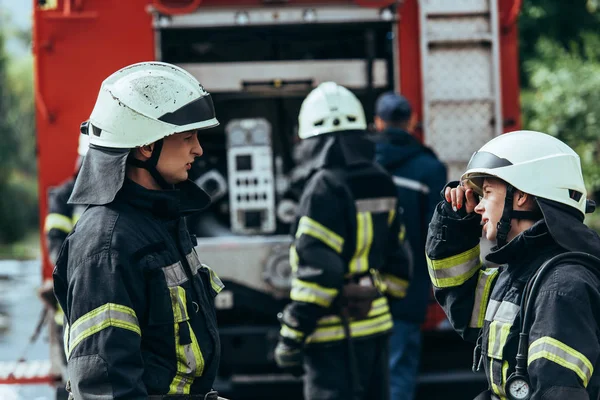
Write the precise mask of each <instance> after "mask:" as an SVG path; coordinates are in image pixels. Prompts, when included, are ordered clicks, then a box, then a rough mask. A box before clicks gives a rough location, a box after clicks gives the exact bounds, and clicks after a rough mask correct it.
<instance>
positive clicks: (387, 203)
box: [355, 197, 398, 213]
mask: <svg viewBox="0 0 600 400" xmlns="http://www.w3.org/2000/svg"><path fill="white" fill-rule="evenodd" d="M397 201H398V200H397V199H396V198H395V197H379V198H374V199H361V200H356V202H355V204H356V211H357V212H372V213H381V212H389V211H393V210H395V209H396V203H397Z"/></svg>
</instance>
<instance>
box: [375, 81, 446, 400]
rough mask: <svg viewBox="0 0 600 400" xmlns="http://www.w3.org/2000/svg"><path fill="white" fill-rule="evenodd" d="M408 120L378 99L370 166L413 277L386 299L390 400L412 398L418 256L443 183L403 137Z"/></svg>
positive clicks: (392, 100)
mask: <svg viewBox="0 0 600 400" xmlns="http://www.w3.org/2000/svg"><path fill="white" fill-rule="evenodd" d="M411 115H412V109H411V106H410V104H409V102H408V100H406V99H405V98H404V97H403V96H401V95H399V94H396V93H384V94H382V95H381V96H380V97H379V98H378V99H377V102H376V104H375V118H374V122H375V128H376V130H377V132H378V135H377V139H376V140H377V146H376V152H377V154H376V160H377V162H379V163H380V164H381V165H383V167H384V168H385V169H386V170H387V171H388V172H389V173H390V174H392V175H393V179H394V183H395V185H396V189H397V191H398V199H399V201H400V207H401V208H402V209H403V211H404V212H403V215H404V223H405V225H406V239H407V242H408V245H409V246H410V248H411V250H412V251H411V253H412V255H413V260H412V263H413V275H412V280H411V284H410V287H409V288H408V291H407V294H406V297H404V298H402V299H398V298H390V309H391V312H392V317H393V318H394V330H393V333H392V336H391V339H390V385H391V399H392V400H411V399H413V398H414V396H415V388H416V383H417V373H418V369H419V361H420V357H421V330H420V325H421V324H422V323H423V322H424V321H425V316H426V313H427V306H428V304H429V301H430V298H431V282H430V279H429V276H428V274H427V262H426V260H425V251H424V249H425V240H426V238H427V226H428V224H429V221H430V220H431V217H432V216H433V212H434V210H435V206H436V204H437V202H438V199H439V197H438V196H439V195H438V193H439V192H440V191H441V190H442V188H443V187H444V185H445V183H446V167H445V166H444V164H442V163H441V162H440V161H439V160H438V158H437V157H436V155H435V154H434V152H433V151H432V150H431V149H429V148H428V147H426V146H424V145H423V144H421V142H419V141H418V140H417V139H416V138H415V137H414V136H412V135H411V134H410V133H409V125H410V122H411Z"/></svg>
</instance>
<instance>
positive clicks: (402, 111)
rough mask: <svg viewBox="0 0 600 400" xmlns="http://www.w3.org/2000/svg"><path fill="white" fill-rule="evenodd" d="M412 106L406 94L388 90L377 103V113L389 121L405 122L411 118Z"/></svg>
mask: <svg viewBox="0 0 600 400" xmlns="http://www.w3.org/2000/svg"><path fill="white" fill-rule="evenodd" d="M411 114H412V108H411V106H410V103H409V102H408V100H406V98H405V97H404V96H401V95H399V94H397V93H394V92H387V93H384V94H382V95H381V96H379V98H378V99H377V102H376V103H375V115H376V116H377V117H379V118H381V119H382V120H383V121H385V122H387V123H404V122H407V121H408V120H410V116H411Z"/></svg>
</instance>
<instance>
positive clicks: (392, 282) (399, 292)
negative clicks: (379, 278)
mask: <svg viewBox="0 0 600 400" xmlns="http://www.w3.org/2000/svg"><path fill="white" fill-rule="evenodd" d="M382 275H383V281H384V282H385V286H386V288H387V289H386V293H387V294H389V295H391V296H394V297H397V298H400V299H401V298H403V297H405V296H406V291H407V290H408V284H409V283H408V281H407V280H405V279H400V278H398V277H396V276H394V275H391V274H382Z"/></svg>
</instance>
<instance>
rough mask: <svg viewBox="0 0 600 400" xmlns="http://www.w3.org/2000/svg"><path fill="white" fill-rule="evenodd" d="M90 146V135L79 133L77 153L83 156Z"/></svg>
mask: <svg viewBox="0 0 600 400" xmlns="http://www.w3.org/2000/svg"><path fill="white" fill-rule="evenodd" d="M89 148H90V135H85V134H83V133H80V134H79V144H78V146H77V154H79V155H80V156H81V157H85V155H86V154H87V152H88V150H89Z"/></svg>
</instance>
